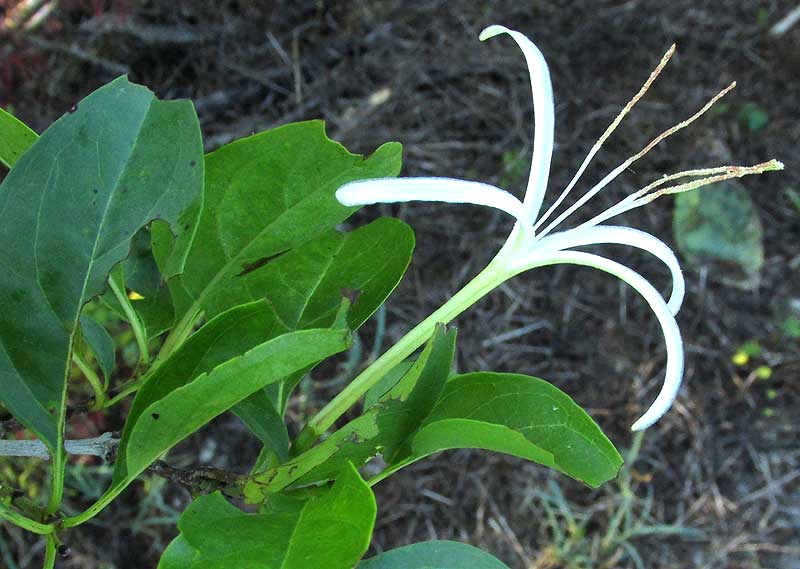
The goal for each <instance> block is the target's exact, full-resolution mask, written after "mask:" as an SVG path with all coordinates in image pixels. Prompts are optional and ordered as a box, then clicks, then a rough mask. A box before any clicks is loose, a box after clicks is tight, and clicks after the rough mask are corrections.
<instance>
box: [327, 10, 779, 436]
mask: <svg viewBox="0 0 800 569" xmlns="http://www.w3.org/2000/svg"><path fill="white" fill-rule="evenodd" d="M499 34H508V35H510V36H511V37H512V38H513V39H514V40H515V41H516V42H517V44H518V45H519V47H520V48H521V49H522V52H523V54H524V55H525V60H526V62H527V65H528V71H529V73H530V79H531V88H532V91H533V103H534V104H533V110H534V124H535V128H536V132H535V137H534V142H533V157H532V161H531V169H530V175H529V178H528V184H527V189H526V191H525V197H524V199H523V201H519V200H518V199H517V198H516V197H514V196H513V195H511V194H510V193H508V192H506V191H505V190H501V189H500V188H497V187H495V186H492V185H489V184H484V183H480V182H470V181H465V180H457V179H451V178H387V179H374V180H362V181H357V182H351V183H348V184H345V185H344V186H342V187H341V188H339V190H338V191H337V192H336V197H337V198H338V200H339V201H340V202H341V203H342V204H344V205H347V206H359V205H366V204H373V203H390V202H406V201H416V200H424V201H438V202H449V203H468V204H477V205H483V206H488V207H493V208H497V209H499V210H502V211H504V212H506V213H508V214H509V215H511V216H513V217H514V218H515V219H516V223H515V224H514V228H513V230H512V232H511V234H510V235H509V237H508V239H507V241H506V243H505V244H504V245H503V247H502V249H501V250H500V252H499V253H498V254H497V256H496V257H495V258H494V260H493V261H492V262H491V263H490V264H489V266H488V267H487V268H486V269H485V270H484V272H483V273H482V274H485V273H486V272H492V273H494V274H496V275H497V276H498V277H499V278H496V279H494V280H493V281H492V282H497V283H499V282H503V281H504V280H506V279H508V278H510V277H512V276H514V275H516V274H519V273H521V272H523V271H527V270H529V269H533V268H536V267H543V266H547V265H555V264H560V263H568V264H573V265H583V266H587V267H593V268H595V269H599V270H601V271H605V272H607V273H610V274H612V275H614V276H616V277H618V278H620V279H622V280H623V281H625V282H626V283H628V284H629V285H631V286H632V287H633V288H634V289H636V290H637V291H638V292H639V293H640V294H641V295H642V296H643V297H644V299H645V300H646V301H647V303H648V304H649V305H650V307H651V308H652V310H653V312H654V313H655V316H656V318H657V319H658V322H659V324H660V325H661V329H662V331H663V333H664V339H665V341H666V347H667V365H666V371H665V378H664V383H663V386H662V388H661V391H660V392H659V394H658V396H657V397H656V400H655V401H654V402H653V404H652V405H651V406H650V408H649V409H648V410H647V411H646V412H645V413H644V415H642V416H641V417H640V418H639V419H638V420H637V421H636V422H635V423H634V424H633V426H632V429H633V430H634V431H638V430H642V429H646V428H647V427H649V426H650V425H652V424H653V423H655V422H656V421H657V420H658V419H659V418H660V417H662V416H663V415H664V413H666V412H667V410H668V409H669V408H670V406H671V405H672V403H673V401H674V400H675V397H676V395H677V393H678V390H679V388H680V386H681V381H682V377H683V360H684V353H683V341H682V340H681V333H680V330H679V329H678V325H677V323H676V321H675V317H674V315H675V314H676V313H677V312H678V310H679V309H680V306H681V302H682V301H683V296H684V292H685V286H684V280H683V275H682V273H681V268H680V264H679V263H678V260H677V258H676V257H675V254H674V253H673V252H672V250H670V248H669V247H668V246H667V245H666V244H664V243H663V242H662V241H660V240H659V239H658V238H656V237H654V236H653V235H650V234H649V233H645V232H643V231H639V230H636V229H632V228H629V227H617V226H611V225H602V223H603V222H605V221H606V220H608V219H609V218H611V217H614V216H616V215H619V214H621V213H624V212H626V211H629V210H631V209H634V208H637V207H640V206H642V205H645V204H647V203H649V202H650V201H652V200H653V199H655V198H657V197H659V196H661V195H664V194H668V193H677V192H682V191H687V190H691V189H695V188H699V187H701V186H704V185H707V184H710V183H713V182H716V181H720V180H724V179H729V178H733V177H740V176H744V175H746V174H756V173H761V172H764V171H767V170H777V169H781V168H782V167H783V165H782V164H781V163H780V162H777V161H774V160H773V161H770V162H766V163H764V164H759V165H756V166H751V167H741V166H724V167H720V168H709V169H702V170H689V171H685V172H679V173H677V174H672V175H670V176H665V177H663V178H662V179H660V180H658V181H656V182H654V183H652V184H650V185H649V186H647V187H645V188H642V189H641V190H640V191H638V192H636V193H635V194H632V195H630V196H628V197H626V198H625V199H623V200H622V201H621V202H620V203H618V204H616V205H614V206H612V207H611V208H609V209H607V210H605V211H604V212H602V213H600V214H598V215H596V216H595V217H594V218H592V219H590V220H589V221H587V222H585V223H583V224H581V225H579V226H578V227H575V228H573V229H566V230H563V231H559V232H553V230H554V229H555V228H556V227H558V226H559V225H560V224H561V223H562V222H563V221H564V220H565V219H567V218H568V217H569V216H571V215H572V214H573V213H574V212H575V211H576V210H577V209H579V208H580V207H582V206H583V205H584V204H585V203H586V202H587V201H588V200H589V199H590V198H592V197H593V196H594V195H596V194H597V193H598V192H599V191H601V190H602V189H603V188H604V187H606V186H607V185H608V184H609V183H611V182H612V181H613V180H614V179H615V178H616V177H617V176H619V175H620V174H621V173H622V172H623V171H624V170H626V169H627V168H628V167H629V166H630V165H631V164H632V163H633V162H635V161H636V160H638V159H639V158H641V157H642V156H644V155H645V154H646V153H647V152H649V151H650V150H651V149H652V148H653V147H654V146H656V145H657V144H658V143H659V142H661V141H662V140H664V139H665V138H667V137H668V136H670V135H671V134H673V133H675V132H677V131H678V130H680V129H682V128H684V127H686V126H688V125H689V124H690V123H692V122H693V121H694V120H696V119H697V118H698V117H700V116H701V115H702V114H703V113H705V111H706V110H708V109H709V108H710V107H711V105H713V104H714V103H715V102H716V101H717V100H718V99H719V98H720V97H722V96H724V95H725V94H726V93H727V92H728V91H730V90H731V89H732V88H733V87H734V86H735V84H734V83H732V84H731V85H729V86H728V87H727V88H725V89H724V90H723V91H721V92H720V93H719V94H718V95H716V96H715V97H714V98H713V99H711V100H710V101H709V102H708V103H707V104H706V105H704V106H703V107H702V108H701V109H700V110H699V111H698V112H696V113H695V114H694V115H692V116H691V117H689V118H688V119H686V120H685V121H683V122H681V123H678V124H677V125H675V126H674V127H672V128H670V129H668V130H667V131H665V132H664V133H662V134H661V135H659V136H657V137H656V138H655V139H653V140H652V141H651V142H650V143H649V144H648V145H647V146H646V147H645V148H644V149H642V150H641V151H640V152H638V153H637V154H635V155H634V156H632V157H630V158H628V159H627V160H625V161H624V162H623V163H622V164H620V165H619V166H618V167H617V168H614V169H613V170H612V171H611V172H610V173H608V174H607V175H606V176H605V177H604V178H602V180H601V181H600V182H599V183H597V184H596V185H595V186H593V187H592V188H591V189H589V190H588V191H587V192H586V193H585V194H584V195H583V196H582V197H581V198H580V199H578V200H577V201H576V202H575V203H574V204H573V205H572V206H570V207H569V208H567V209H566V210H565V211H564V212H563V213H562V214H560V215H559V216H557V217H556V218H555V219H553V220H552V221H551V222H550V223H549V224H547V225H545V223H546V222H547V221H548V220H549V219H550V218H551V216H552V215H553V213H554V212H555V211H556V209H557V208H558V207H559V206H560V205H561V203H562V202H563V201H564V199H565V198H566V197H567V195H568V194H569V193H570V191H571V190H572V189H573V187H574V186H575V184H576V183H577V182H578V179H579V178H580V177H581V175H582V174H583V172H584V170H585V169H586V167H587V166H588V164H589V162H590V161H591V160H592V158H593V157H594V155H595V154H596V153H597V152H598V151H599V150H600V147H601V146H602V145H603V143H604V142H605V140H606V139H607V138H608V137H609V136H610V135H611V133H612V132H613V131H614V129H615V128H616V127H617V126H618V125H619V123H620V122H621V121H622V119H623V118H624V117H625V115H626V114H627V113H628V112H629V111H630V110H631V108H633V106H634V105H635V104H636V103H637V102H638V100H639V99H640V98H641V97H642V96H643V95H644V93H645V92H646V91H647V89H648V88H649V87H650V85H651V84H652V82H653V81H654V80H655V79H656V77H657V76H658V75H659V73H660V72H661V70H662V69H663V68H664V66H665V65H666V64H667V61H668V60H669V59H670V57H671V56H672V54H673V53H674V51H675V46H672V47H671V48H670V49H669V50H668V51H667V53H666V54H665V55H664V57H663V58H662V59H661V61H660V63H659V64H658V66H657V67H656V68H655V70H654V71H653V72H652V73H651V75H650V77H648V79H647V81H646V82H645V83H644V85H643V86H642V88H641V89H640V90H639V92H638V93H637V94H636V95H635V96H634V97H633V98H632V99H631V100H630V102H629V103H628V104H627V105H626V106H625V107H624V108H623V109H622V111H621V112H620V113H619V115H618V116H617V117H616V118H615V119H614V121H613V122H612V123H611V125H610V126H609V127H608V129H606V131H605V132H604V133H603V135H602V136H601V137H600V138H599V139H598V141H597V142H596V143H595V144H594V146H593V147H592V149H591V150H590V151H589V153H588V155H587V156H586V158H585V159H584V161H583V163H582V164H581V165H580V167H579V168H578V171H577V172H576V174H575V176H574V177H573V178H572V180H571V181H570V183H569V184H568V185H567V187H566V188H565V189H564V191H563V192H562V193H561V194H560V195H559V197H558V198H557V199H556V200H555V202H554V203H553V205H552V206H551V207H550V208H549V209H548V210H547V211H546V212H545V213H544V214H542V215H541V216H540V215H539V213H540V210H541V207H542V202H543V201H544V195H545V191H546V189H547V179H548V174H549V171H550V158H551V156H552V153H553V136H554V118H555V115H554V109H553V90H552V86H551V82H550V72H549V70H548V68H547V63H546V62H545V60H544V57H543V56H542V53H541V52H540V51H539V49H538V48H537V47H536V46H535V45H534V44H533V42H531V41H530V40H529V39H528V38H527V37H525V36H524V35H523V34H521V33H519V32H516V31H513V30H509V29H508V28H505V27H503V26H489V27H488V28H486V29H485V30H483V32H481V34H480V39H481V40H486V39H489V38H491V37H494V36H496V35H499ZM680 179H688V180H689V181H688V182H684V183H677V184H674V185H668V184H669V183H670V182H674V181H676V180H680ZM597 244H618V245H630V246H632V247H637V248H639V249H643V250H645V251H648V252H650V253H652V254H653V255H655V256H656V257H658V258H659V259H660V260H661V261H663V262H664V264H665V265H666V266H667V268H668V269H669V270H670V273H671V274H672V294H671V296H670V298H669V301H667V302H665V301H664V299H663V298H662V297H661V295H660V294H659V293H658V291H657V290H656V289H655V288H654V287H653V285H652V284H650V282H649V281H648V280H647V279H645V278H644V277H642V276H641V275H640V274H639V273H637V272H636V271H633V270H632V269H630V268H628V267H626V266H624V265H621V264H620V263H618V262H616V261H613V260H611V259H609V258H606V257H602V256H600V255H596V254H590V253H585V252H581V251H575V250H574V249H577V248H580V247H584V246H587V245H597ZM485 292H488V291H481V294H485ZM454 298H455V297H454ZM477 298H479V296H476V297H474V298H472V300H471V302H474V301H475V300H477ZM463 308H465V307H463ZM463 308H461V309H463ZM461 309H459V310H454V311H450V312H452V313H454V314H455V313H457V312H460V310H461Z"/></svg>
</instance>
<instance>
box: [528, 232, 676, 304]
mask: <svg viewBox="0 0 800 569" xmlns="http://www.w3.org/2000/svg"><path fill="white" fill-rule="evenodd" d="M599 244H614V245H628V246H630V247H636V248H637V249H642V250H643V251H648V252H650V253H652V254H653V255H655V256H656V257H658V258H659V259H660V260H661V261H662V262H663V263H664V264H665V265H666V266H667V268H668V269H669V271H670V273H671V274H672V294H670V297H669V301H667V306H668V307H669V309H670V312H672V314H677V313H678V311H679V310H680V308H681V304H683V297H684V296H685V294H686V282H685V281H684V279H683V271H681V265H680V263H679V262H678V258H677V257H676V256H675V253H673V252H672V249H670V248H669V246H668V245H667V244H666V243H664V242H663V241H661V240H660V239H658V238H657V237H655V236H653V235H651V234H649V233H645V232H644V231H640V230H638V229H633V228H632V227H619V226H613V225H612V226H608V225H599V226H596V227H587V228H585V229H571V230H569V231H562V232H559V233H553V234H552V235H548V236H547V237H544V238H542V240H541V241H540V242H539V243H538V244H537V245H536V249H537V251H541V250H549V251H554V252H555V251H557V250H560V249H572V248H574V247H583V246H586V245H599Z"/></svg>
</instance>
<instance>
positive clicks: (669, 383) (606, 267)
mask: <svg viewBox="0 0 800 569" xmlns="http://www.w3.org/2000/svg"><path fill="white" fill-rule="evenodd" d="M561 263H567V264H572V265H582V266H585V267H593V268H595V269H600V270H601V271H605V272H607V273H609V274H612V275H614V276H616V277H618V278H620V279H622V280H623V281H625V282H626V283H628V284H629V285H631V286H632V287H633V288H634V289H636V291H637V292H638V293H639V294H641V295H642V296H643V297H644V299H645V300H646V301H647V303H648V304H649V305H650V308H651V309H652V310H653V312H654V313H655V315H656V318H658V322H659V324H661V331H662V332H663V333H664V339H665V341H666V346H667V369H666V372H665V376H664V385H663V386H662V387H661V391H660V392H659V394H658V396H657V397H656V400H655V401H654V402H653V404H652V405H651V406H650V408H649V409H648V410H647V411H646V412H645V413H644V415H642V416H641V417H640V418H639V419H638V420H637V421H636V422H635V423H634V424H633V426H632V427H631V429H632V430H634V431H641V430H644V429H646V428H647V427H649V426H651V425H652V424H653V423H655V422H656V421H658V420H659V419H660V418H661V417H662V416H663V415H664V414H665V413H666V412H667V411H668V410H669V408H670V407H671V406H672V403H673V402H674V401H675V397H676V396H677V394H678V390H679V389H680V386H681V381H682V379H683V340H682V339H681V332H680V329H679V328H678V323H677V322H675V318H674V317H673V316H672V313H671V312H670V310H669V308H668V307H667V305H666V303H665V302H664V299H663V298H661V295H660V294H659V293H658V291H657V290H656V289H655V288H653V285H651V284H650V283H649V282H648V281H647V279H645V278H644V277H643V276H642V275H640V274H639V273H637V272H636V271H633V270H631V269H629V268H628V267H626V266H624V265H621V264H619V263H617V262H615V261H612V260H610V259H606V258H605V257H601V256H599V255H592V254H589V253H582V252H579V251H555V252H548V251H537V252H536V253H534V254H532V255H531V256H530V257H529V258H528V259H527V260H520V261H519V264H518V266H517V269H518V271H519V272H522V271H526V270H528V269H533V268H535V267H543V266H547V265H558V264H561Z"/></svg>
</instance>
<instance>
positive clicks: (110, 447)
mask: <svg viewBox="0 0 800 569" xmlns="http://www.w3.org/2000/svg"><path fill="white" fill-rule="evenodd" d="M118 444H119V439H118V438H116V437H115V433H103V434H102V435H100V436H99V437H95V438H92V439H74V440H68V441H64V449H65V450H66V451H67V454H74V455H83V456H99V457H100V458H102V459H104V460H111V459H112V458H113V456H114V453H115V451H116V449H117V445H118ZM0 456H25V457H30V458H40V459H42V460H50V451H48V450H47V447H46V446H45V444H44V443H43V442H42V441H39V440H34V441H6V440H0Z"/></svg>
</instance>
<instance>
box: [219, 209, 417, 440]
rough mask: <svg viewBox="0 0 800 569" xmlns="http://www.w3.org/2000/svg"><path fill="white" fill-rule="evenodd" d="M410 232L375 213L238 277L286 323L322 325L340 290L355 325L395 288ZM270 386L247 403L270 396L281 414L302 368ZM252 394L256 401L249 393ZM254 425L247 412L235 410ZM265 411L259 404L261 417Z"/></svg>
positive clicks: (297, 326)
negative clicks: (350, 297)
mask: <svg viewBox="0 0 800 569" xmlns="http://www.w3.org/2000/svg"><path fill="white" fill-rule="evenodd" d="M413 250H414V233H413V231H412V230H411V228H410V227H408V225H406V224H405V223H403V222H402V221H400V220H397V219H392V218H388V217H385V218H380V219H377V220H376V221H373V222H372V223H370V224H369V225H366V226H364V227H360V228H358V229H356V230H355V231H351V232H349V233H341V232H339V231H333V230H332V231H328V232H325V233H324V234H322V235H320V236H319V237H317V238H315V239H312V240H311V241H308V242H306V243H304V244H303V245H300V246H299V247H296V248H294V249H292V250H291V251H289V252H287V253H286V254H284V255H281V256H280V257H278V258H276V259H274V260H272V261H270V262H269V263H268V264H266V265H265V266H263V267H260V268H259V269H257V270H255V271H253V272H252V273H249V274H247V275H245V276H243V277H242V278H244V279H247V280H248V285H247V295H248V297H252V298H263V297H266V298H267V300H268V301H270V302H271V303H272V306H274V307H275V311H276V312H277V314H278V316H279V317H280V319H281V321H282V322H283V323H284V324H285V325H286V327H287V329H291V330H299V329H307V328H324V327H328V326H330V325H331V324H332V322H333V319H334V318H335V316H336V312H337V310H338V309H339V306H340V304H341V301H342V295H343V294H351V293H352V295H353V296H355V297H356V298H355V302H354V303H353V306H352V307H351V309H350V311H349V312H348V314H347V325H348V327H349V328H350V329H352V330H355V329H357V328H358V327H359V326H361V325H362V324H363V323H364V321H365V320H367V319H368V318H369V317H370V316H371V315H372V314H373V313H374V312H375V311H376V310H377V309H378V307H379V306H380V305H381V304H383V302H384V301H385V300H386V298H387V297H388V296H389V295H390V294H391V292H392V291H393V290H394V289H395V287H396V286H397V284H398V283H399V282H400V279H401V278H402V277H403V274H404V273H405V271H406V268H407V267H408V263H409V262H410V261H411V254H412V252H413ZM305 371H307V370H303V372H301V373H298V374H295V375H294V376H292V377H290V378H287V380H286V381H285V382H283V383H281V384H279V385H275V386H270V388H268V389H269V391H268V397H267V398H263V397H261V396H260V395H254V396H253V401H250V402H249V403H250V407H251V409H252V410H254V411H256V409H255V408H256V406H257V404H260V403H259V401H260V402H261V403H266V402H267V401H268V400H269V401H272V402H273V403H272V405H273V407H274V408H276V409H278V410H279V413H280V414H281V415H282V414H283V409H284V407H285V405H286V401H287V400H288V398H289V395H290V394H291V392H292V389H293V388H294V387H295V386H296V385H297V382H298V381H299V380H300V379H301V378H302V376H303V375H304V372H305ZM256 398H258V400H259V401H256V400H255V399H256ZM235 412H236V413H237V414H238V415H239V416H240V417H241V418H242V419H244V420H245V422H246V423H248V426H250V427H251V428H252V429H253V430H254V431H255V430H257V429H258V427H257V425H251V424H250V421H249V420H248V417H251V418H252V417H256V416H258V415H257V413H248V414H247V416H245V415H244V414H240V413H239V410H238V407H237V409H236V410H235ZM269 413H270V411H269V410H268V409H266V408H265V411H264V413H263V415H262V416H263V417H267V416H268V414H269Z"/></svg>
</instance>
